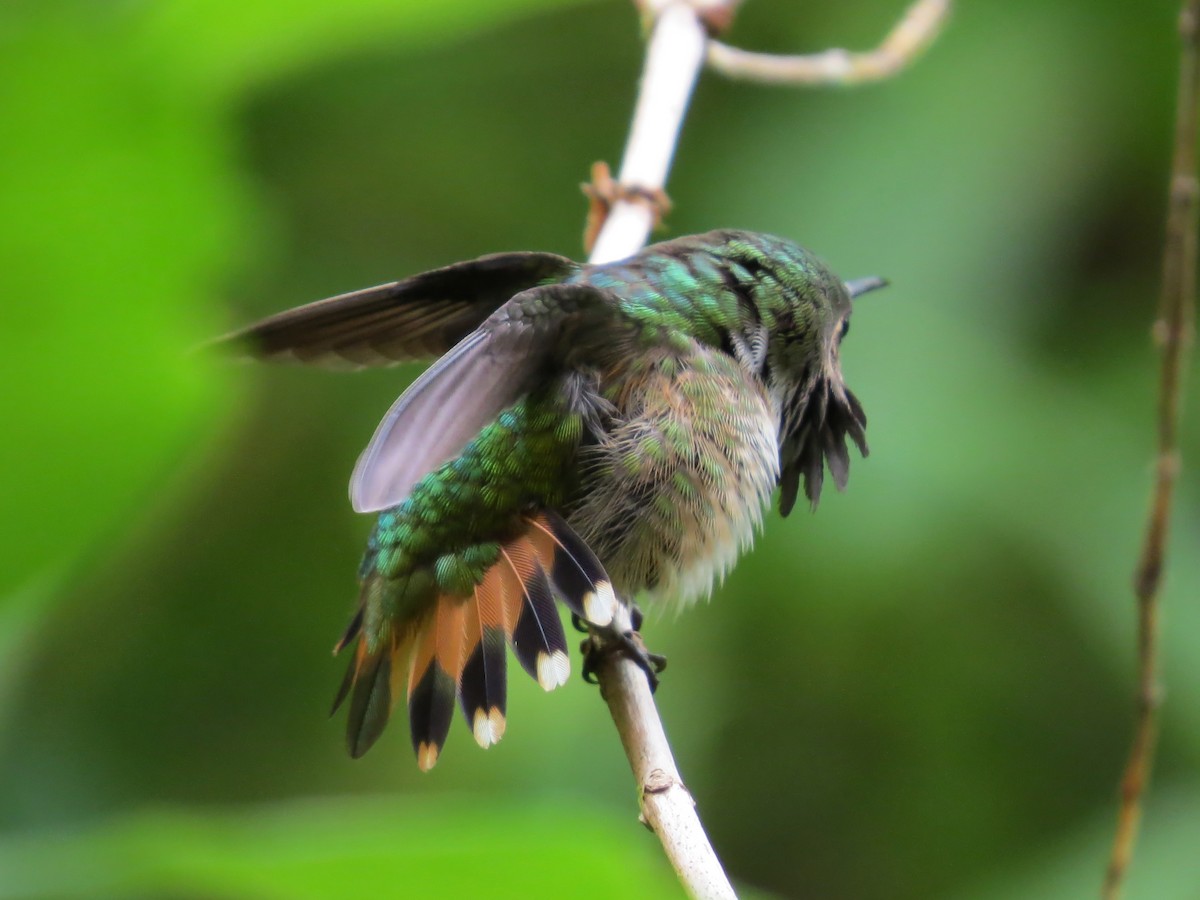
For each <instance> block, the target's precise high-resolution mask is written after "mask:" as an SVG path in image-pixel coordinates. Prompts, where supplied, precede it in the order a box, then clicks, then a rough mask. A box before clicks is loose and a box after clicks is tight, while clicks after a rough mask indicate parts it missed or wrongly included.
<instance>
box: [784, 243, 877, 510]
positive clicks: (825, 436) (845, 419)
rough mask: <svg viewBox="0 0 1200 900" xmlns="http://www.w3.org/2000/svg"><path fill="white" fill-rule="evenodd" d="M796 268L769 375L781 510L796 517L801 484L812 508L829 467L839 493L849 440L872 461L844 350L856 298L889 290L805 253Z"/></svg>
mask: <svg viewBox="0 0 1200 900" xmlns="http://www.w3.org/2000/svg"><path fill="white" fill-rule="evenodd" d="M801 253H802V258H801V260H800V265H799V266H795V270H796V271H799V272H800V273H802V277H799V278H796V277H792V278H783V279H780V285H781V287H782V288H783V291H782V293H783V295H784V296H783V298H782V299H784V301H785V302H784V304H783V306H782V308H780V307H778V306H777V307H776V308H777V315H776V323H775V328H774V334H773V335H772V339H771V341H770V346H769V348H768V351H767V365H766V370H767V371H766V374H767V378H768V384H769V385H770V387H771V389H772V393H773V394H774V395H775V396H776V397H777V398H778V400H779V403H780V429H779V462H780V487H781V489H782V493H781V495H780V501H779V511H780V513H781V514H783V515H784V516H786V515H788V513H790V512H791V511H792V507H793V506H794V505H795V502H796V497H797V494H798V493H799V487H800V478H801V476H803V478H804V494H805V496H806V497H807V498H808V500H809V502H810V503H811V504H812V507H813V508H814V509H815V508H816V506H817V502H818V501H819V500H820V497H821V486H822V483H823V482H824V477H825V468H826V466H828V468H829V473H830V474H831V475H832V476H833V481H834V484H835V485H836V486H837V488H838V490H842V489H843V488H844V487H845V486H846V481H847V479H848V477H849V470H850V455H849V451H848V449H847V446H846V441H847V438H849V439H850V440H851V441H853V442H854V444H855V446H856V447H858V450H859V452H860V453H861V454H862V455H863V456H866V455H867V440H866V433H865V432H866V427H867V417H866V414H865V413H864V412H863V409H862V406H861V405H860V404H859V402H858V398H857V397H855V396H854V394H853V392H851V391H850V389H849V388H847V387H846V382H845V379H844V378H843V376H842V366H841V358H840V350H841V345H842V341H843V340H844V339H845V337H846V335H847V334H849V332H850V316H851V313H852V312H853V307H854V302H853V301H854V299H855V298H856V297H858V296H860V295H862V294H865V293H867V292H868V291H873V290H876V289H878V288H881V287H884V286H886V284H887V282H886V281H885V280H884V279H882V278H877V277H871V278H860V279H856V280H854V281H848V282H844V281H842V280H841V279H839V278H838V277H837V276H836V275H834V274H833V273H832V272H831V271H830V270H829V269H828V268H827V267H826V266H825V265H824V263H822V262H821V261H820V260H818V259H816V258H815V257H813V256H812V255H811V254H809V253H808V252H807V251H801Z"/></svg>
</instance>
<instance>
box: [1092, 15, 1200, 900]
mask: <svg viewBox="0 0 1200 900" xmlns="http://www.w3.org/2000/svg"><path fill="white" fill-rule="evenodd" d="M1179 35H1180V39H1181V43H1182V47H1181V50H1180V59H1179V88H1178V96H1177V99H1176V109H1175V151H1174V159H1173V161H1172V164H1171V189H1170V197H1169V205H1168V209H1167V227H1166V240H1165V246H1164V249H1163V280H1162V294H1161V299H1160V305H1159V310H1158V320H1157V321H1156V322H1155V326H1154V333H1155V337H1157V338H1158V340H1159V342H1160V343H1161V345H1162V368H1161V371H1160V375H1159V394H1158V423H1157V431H1158V459H1157V465H1156V471H1155V479H1154V487H1153V492H1152V494H1151V501H1150V513H1149V516H1148V518H1147V522H1146V534H1145V539H1144V543H1143V545H1142V554H1141V557H1140V559H1139V561H1138V565H1137V571H1136V573H1135V575H1134V593H1135V595H1136V597H1137V610H1138V637H1137V655H1138V663H1137V667H1138V693H1137V709H1136V713H1135V724H1134V735H1133V746H1132V748H1131V749H1130V752H1129V759H1128V761H1127V763H1126V765H1125V773H1124V775H1123V776H1122V779H1121V800H1120V808H1119V810H1118V815H1117V832H1116V836H1115V837H1114V839H1113V845H1112V852H1111V854H1110V856H1109V863H1108V872H1107V875H1106V877H1105V880H1104V891H1103V896H1104V897H1105V898H1106V900H1116V898H1117V897H1119V896H1120V894H1121V888H1122V886H1123V884H1124V880H1125V874H1126V872H1127V870H1128V868H1129V862H1130V860H1131V859H1132V857H1133V849H1134V844H1135V842H1136V840H1137V831H1138V824H1139V822H1140V820H1141V814H1142V803H1143V797H1144V796H1145V792H1146V785H1147V783H1148V782H1149V780H1150V772H1151V769H1152V768H1153V765H1154V751H1155V746H1156V744H1157V739H1158V707H1159V704H1160V702H1161V692H1160V690H1159V685H1158V597H1159V593H1160V591H1161V587H1162V573H1163V566H1164V560H1165V556H1166V545H1167V533H1168V528H1169V525H1170V515H1171V501H1172V498H1173V495H1174V490H1175V482H1176V480H1177V479H1178V476H1179V469H1180V455H1179V425H1180V413H1181V408H1182V398H1183V376H1184V373H1185V371H1186V367H1187V358H1188V350H1189V348H1190V347H1191V343H1192V336H1193V331H1194V321H1195V303H1196V299H1195V298H1196V212H1197V196H1198V193H1200V192H1198V189H1197V181H1196V124H1197V109H1196V105H1197V101H1198V100H1200V0H1185V2H1184V4H1183V9H1182V11H1181V12H1180V16H1179Z"/></svg>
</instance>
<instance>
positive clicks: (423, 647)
mask: <svg viewBox="0 0 1200 900" xmlns="http://www.w3.org/2000/svg"><path fill="white" fill-rule="evenodd" d="M465 611H466V604H464V603H463V602H462V601H461V600H458V599H457V598H453V597H445V596H443V597H440V598H439V599H438V603H437V606H435V607H434V610H433V612H432V613H431V614H430V616H429V620H428V621H427V622H426V623H425V625H424V627H423V628H422V629H421V630H420V632H419V636H418V638H417V642H416V645H415V649H414V650H413V655H412V663H411V664H410V666H409V669H408V722H409V727H410V728H411V729H412V744H413V750H414V751H415V752H416V754H417V765H418V766H420V767H421V769H422V771H428V770H429V769H432V768H433V766H434V764H435V763H436V762H437V760H438V756H439V754H440V753H441V752H442V747H443V746H444V745H445V743H446V735H448V734H449V733H450V721H451V719H453V718H454V698H455V695H456V694H457V693H458V690H457V688H458V680H459V676H460V675H461V673H462V662H463V655H462V651H463V639H464V637H465V634H464V630H463V629H464V624H465V616H464V613H465Z"/></svg>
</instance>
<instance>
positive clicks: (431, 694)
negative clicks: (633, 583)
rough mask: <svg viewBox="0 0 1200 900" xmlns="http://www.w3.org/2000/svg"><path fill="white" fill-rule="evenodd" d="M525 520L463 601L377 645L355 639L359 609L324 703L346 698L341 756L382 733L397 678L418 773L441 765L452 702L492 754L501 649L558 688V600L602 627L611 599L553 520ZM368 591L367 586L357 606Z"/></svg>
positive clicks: (602, 579)
mask: <svg viewBox="0 0 1200 900" xmlns="http://www.w3.org/2000/svg"><path fill="white" fill-rule="evenodd" d="M525 521H526V526H527V527H526V530H525V532H524V534H522V535H520V536H519V537H517V538H515V539H514V540H511V541H509V542H508V543H506V544H502V545H501V547H500V555H499V558H498V559H497V560H496V562H495V564H493V565H492V567H491V568H490V569H489V570H488V571H487V573H486V574H485V575H484V577H483V579H482V581H480V582H479V584H477V585H476V586H475V588H474V590H473V592H472V593H471V594H470V595H469V596H467V597H465V598H464V597H461V596H453V595H450V594H441V595H439V596H438V597H436V598H435V599H434V600H433V603H432V604H431V607H430V608H428V610H427V612H425V613H424V614H423V616H421V617H420V618H418V619H416V620H415V621H412V622H410V623H405V624H404V625H403V628H399V627H397V624H396V623H395V622H394V621H393V622H392V624H391V625H390V626H387V628H388V630H387V632H386V633H385V634H383V635H382V636H381V637H380V639H379V640H374V639H370V638H371V637H372V633H371V629H370V628H366V629H364V611H363V609H361V608H360V610H359V611H358V612H357V613H356V614H355V616H354V618H353V619H352V620H351V622H350V625H349V626H348V627H347V629H346V631H345V633H344V634H343V636H342V638H341V640H340V641H339V642H338V644H337V647H336V648H335V652H337V651H339V650H341V649H342V648H343V647H345V646H347V645H348V644H349V643H350V642H352V641H354V640H355V639H357V641H358V644H357V647H356V650H355V655H354V659H353V660H352V661H351V663H350V666H349V667H348V669H347V670H346V675H345V677H344V678H343V680H342V684H341V687H340V688H339V690H338V693H337V697H336V698H335V699H334V704H333V710H334V711H336V710H337V709H338V707H339V706H341V704H342V703H343V702H344V701H345V700H346V699H347V698H349V700H350V711H349V716H348V719H347V723H346V743H347V746H348V748H349V750H350V755H351V756H354V757H358V756H362V754H364V753H365V752H366V751H367V750H368V749H369V748H370V746H371V745H372V744H373V743H374V742H375V741H376V739H378V737H379V735H380V734H381V733H382V732H383V728H384V725H385V724H386V723H387V719H388V716H389V714H390V712H391V709H392V706H393V705H394V703H395V701H396V699H397V698H399V697H400V695H401V692H402V685H401V682H402V681H403V680H404V679H405V678H407V685H408V687H407V698H408V718H409V725H410V727H411V730H412V744H413V750H414V752H415V753H416V755H417V764H418V765H419V766H420V768H421V769H423V770H428V769H430V768H432V767H433V766H434V765H435V764H436V763H437V760H438V757H439V756H440V755H441V751H442V747H443V746H444V745H445V743H446V737H447V735H448V734H449V732H450V724H451V720H452V719H453V718H454V705H455V699H456V698H457V700H458V703H459V705H460V706H461V708H462V711H463V714H464V715H465V716H466V719H467V724H468V725H469V726H470V728H471V731H472V733H473V734H474V736H475V740H476V742H477V743H478V744H479V745H480V746H481V747H489V746H491V745H492V744H494V743H496V742H497V741H499V740H500V738H502V737H503V736H504V731H505V727H506V724H507V720H506V718H505V717H506V693H507V659H506V651H505V644H506V643H508V644H509V645H511V646H512V648H513V652H514V654H515V655H516V657H517V661H518V662H519V663H520V664H521V667H522V668H523V669H524V670H525V671H526V672H528V673H529V674H530V675H531V676H532V677H533V678H534V679H536V680H537V682H538V684H539V685H541V686H542V688H543V689H545V690H547V691H550V690H554V689H555V688H557V687H559V686H561V685H563V684H565V683H566V681H567V678H568V677H569V675H570V671H571V662H570V656H569V654H568V646H567V636H566V632H565V630H564V629H563V624H562V620H561V619H560V618H559V612H558V607H557V605H556V603H555V597H556V594H557V596H558V598H559V599H561V600H562V601H563V602H564V603H565V604H566V605H567V606H568V607H569V608H570V609H571V610H572V611H573V612H575V613H576V614H577V615H579V616H581V617H582V618H584V619H586V620H587V621H589V622H591V623H593V624H596V625H601V626H603V625H606V624H608V623H609V622H611V621H612V617H613V613H614V611H615V609H616V604H617V597H616V594H615V593H614V591H613V588H612V584H611V582H610V581H609V580H608V575H607V574H606V573H605V571H604V567H603V566H602V565H601V564H600V561H599V560H598V559H596V555H595V554H594V553H592V551H591V550H590V549H589V548H588V546H587V544H585V543H584V542H583V540H581V539H580V538H579V536H578V535H576V534H575V532H573V531H572V530H571V529H570V527H569V526H568V525H567V524H566V522H564V521H563V520H562V518H561V517H560V516H558V515H557V514H555V513H552V512H542V513H539V514H538V515H536V516H531V517H529V518H527V519H526V520H525ZM370 591H371V582H370V581H368V582H367V583H366V585H365V587H364V595H363V596H364V597H365V598H367V599H366V600H365V601H364V602H365V603H366V604H369V602H370V596H371V594H370ZM406 659H407V663H408V664H407V665H405V660H406Z"/></svg>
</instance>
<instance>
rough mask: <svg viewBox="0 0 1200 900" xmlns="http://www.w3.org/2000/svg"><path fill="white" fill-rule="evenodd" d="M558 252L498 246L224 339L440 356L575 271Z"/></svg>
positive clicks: (310, 354)
mask: <svg viewBox="0 0 1200 900" xmlns="http://www.w3.org/2000/svg"><path fill="white" fill-rule="evenodd" d="M578 268H579V266H578V264H577V263H575V262H572V261H571V260H569V259H567V258H566V257H564V256H557V255H555V254H553V253H497V254H492V255H490V256H483V257H480V258H479V259H475V260H471V261H469V262H462V263H456V264H455V265H452V266H446V267H445V268H441V269H434V270H432V271H429V272H423V273H421V274H420V275H414V276H413V277H411V278H406V279H405V280H403V281H394V282H391V283H389V284H381V285H378V286H377V287H371V288H366V289H364V290H361V291H353V292H351V293H348V294H341V295H339V296H337V297H330V298H328V299H326V300H318V301H316V302H315V303H309V304H307V305H306V306H300V307H297V308H296V309H289V310H286V311H285V312H281V313H278V314H277V315H274V316H270V317H269V318H266V319H263V320H262V321H261V322H258V323H256V324H254V325H251V326H249V327H248V328H244V329H242V330H240V331H236V332H234V333H232V334H230V335H227V336H226V337H224V338H220V339H219V340H218V341H217V342H216V343H217V344H224V345H229V346H233V347H235V348H237V349H238V350H240V351H241V352H242V353H245V354H246V355H249V356H253V357H256V358H258V359H267V360H290V361H293V362H301V363H309V364H313V365H321V366H327V367H332V368H351V369H353V368H362V367H364V366H388V365H394V364H396V363H399V362H405V361H409V360H417V359H427V358H429V357H431V356H439V355H441V354H443V353H445V352H446V351H448V350H449V349H450V348H452V347H453V346H454V345H455V344H457V343H458V342H459V341H460V340H462V338H463V337H465V336H466V335H468V334H470V333H471V332H472V331H473V330H474V329H476V328H477V327H479V325H480V324H481V323H482V322H483V321H484V320H485V319H487V317H488V316H489V315H491V314H492V313H493V312H495V311H496V310H497V309H498V308H499V307H500V306H502V305H503V304H504V303H505V302H506V301H507V300H508V299H509V298H510V297H512V296H513V295H515V294H518V293H520V292H521V291H524V290H527V289H529V288H531V287H535V286H537V285H539V284H543V283H546V282H551V281H559V280H562V279H564V278H566V277H568V276H569V275H570V274H571V273H573V272H575V271H576V270H577V269H578Z"/></svg>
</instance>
